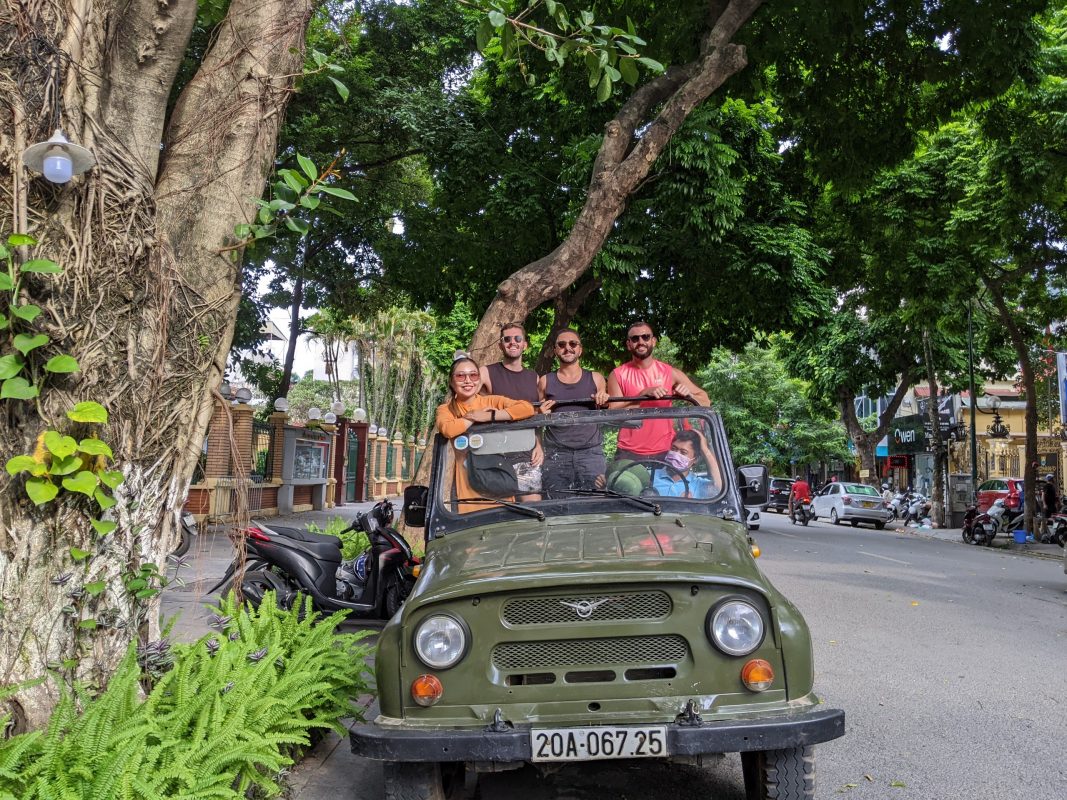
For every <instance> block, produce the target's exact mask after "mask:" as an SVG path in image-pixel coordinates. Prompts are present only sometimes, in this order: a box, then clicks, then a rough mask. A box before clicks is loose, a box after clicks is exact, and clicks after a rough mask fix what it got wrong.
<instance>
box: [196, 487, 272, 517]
mask: <svg viewBox="0 0 1067 800" xmlns="http://www.w3.org/2000/svg"><path fill="white" fill-rule="evenodd" d="M258 480H259V476H257V475H253V476H252V481H258ZM247 492H248V510H249V512H250V513H254V512H256V511H258V510H259V509H261V508H263V487H262V486H254V485H252V486H249V487H248V489H247ZM236 513H237V479H235V478H232V477H228V478H217V479H216V482H215V502H214V504H213V506H212V513H211V515H210V516H209V517H208V521H209V522H223V521H227V520H230V519H232V518H233V516H234V515H235V514H236Z"/></svg>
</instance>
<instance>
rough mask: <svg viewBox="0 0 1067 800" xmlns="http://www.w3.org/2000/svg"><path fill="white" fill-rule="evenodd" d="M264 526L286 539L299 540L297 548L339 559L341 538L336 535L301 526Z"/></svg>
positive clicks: (312, 553)
mask: <svg viewBox="0 0 1067 800" xmlns="http://www.w3.org/2000/svg"><path fill="white" fill-rule="evenodd" d="M266 527H268V528H269V529H270V530H271V531H272V532H273V533H277V534H279V535H280V536H284V537H285V538H286V539H293V540H294V541H297V542H300V543H301V546H300V547H299V548H298V549H300V550H303V551H304V552H306V553H309V554H310V555H313V556H315V557H316V558H324V559H328V560H331V561H338V560H340V552H341V540H340V539H338V538H337V537H336V536H329V535H327V534H324V533H311V532H309V531H306V530H304V529H303V528H291V527H288V526H282V525H278V526H274V525H269V526H266Z"/></svg>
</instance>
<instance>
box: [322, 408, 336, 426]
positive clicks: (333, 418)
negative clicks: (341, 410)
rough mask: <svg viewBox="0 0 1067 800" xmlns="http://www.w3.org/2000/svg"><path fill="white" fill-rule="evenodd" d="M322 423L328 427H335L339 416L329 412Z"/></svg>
mask: <svg viewBox="0 0 1067 800" xmlns="http://www.w3.org/2000/svg"><path fill="white" fill-rule="evenodd" d="M322 421H323V422H325V423H326V424H327V425H333V424H334V423H335V422H337V415H336V414H334V413H333V412H332V411H327V412H326V416H325V417H323V418H322Z"/></svg>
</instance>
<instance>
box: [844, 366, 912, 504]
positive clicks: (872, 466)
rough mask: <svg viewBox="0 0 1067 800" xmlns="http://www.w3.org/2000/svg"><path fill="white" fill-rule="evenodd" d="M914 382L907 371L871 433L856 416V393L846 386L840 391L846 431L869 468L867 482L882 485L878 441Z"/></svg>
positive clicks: (865, 480) (864, 467) (867, 468)
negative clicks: (877, 453)
mask: <svg viewBox="0 0 1067 800" xmlns="http://www.w3.org/2000/svg"><path fill="white" fill-rule="evenodd" d="M911 383H912V376H911V373H910V372H905V373H904V375H902V376H901V378H900V383H899V384H897V388H896V391H894V392H893V397H892V398H890V400H889V405H888V406H886V407H885V409H884V410H883V411H882V413H881V414H880V415H879V416H878V427H877V428H875V429H874V430H873V431H869V432H868V431H865V430H863V426H862V425H860V420H859V417H858V416H856V395H855V393H853V392H852V391H849V390H848V389H842V390H841V391H840V392H839V393H838V397H837V399H838V407H839V408H840V409H841V419H842V420H844V423H845V430H847V431H848V436H849V438H850V439H851V440H852V444H853V446H854V447H855V448H856V452H858V453H859V456H860V469H861V470H867V478H866V479H862V480H864V483H869V484H870V485H871V486H877V485H878V462H877V460H876V452H877V449H878V443H879V442H880V441H882V437H883V436H885V435H886V434H887V433H888V432H889V423H890V422H891V421H892V419H893V417H895V416H896V415H897V409H898V408H900V404H901V403H902V402H903V401H904V395H906V394H907V393H908V388H909V387H910V386H911Z"/></svg>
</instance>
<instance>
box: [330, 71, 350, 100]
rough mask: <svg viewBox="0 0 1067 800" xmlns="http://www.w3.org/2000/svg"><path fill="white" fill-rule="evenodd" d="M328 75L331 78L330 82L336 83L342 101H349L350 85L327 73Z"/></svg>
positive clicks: (335, 86)
mask: <svg viewBox="0 0 1067 800" xmlns="http://www.w3.org/2000/svg"><path fill="white" fill-rule="evenodd" d="M326 77H327V78H329V79H330V83H332V84H333V85H334V88H336V89H337V94H339V95H341V102H342V103H347V102H348V87H347V86H345V85H344V84H343V83H341V82H340V81H339V80H337V78H335V77H334V76H333V75H327V76H326Z"/></svg>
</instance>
